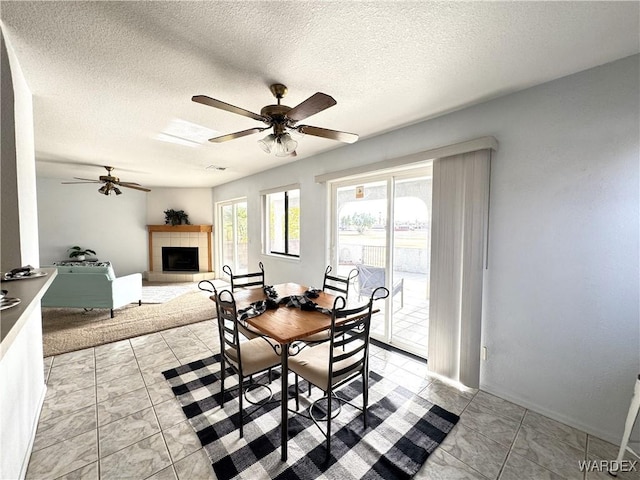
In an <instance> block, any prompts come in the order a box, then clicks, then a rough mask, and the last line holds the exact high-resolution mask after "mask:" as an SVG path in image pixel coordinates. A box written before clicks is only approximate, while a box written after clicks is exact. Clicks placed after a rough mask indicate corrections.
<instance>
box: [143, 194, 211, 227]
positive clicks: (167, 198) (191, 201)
mask: <svg viewBox="0 0 640 480" xmlns="http://www.w3.org/2000/svg"><path fill="white" fill-rule="evenodd" d="M169 209H173V210H184V212H185V213H186V214H187V215H189V222H191V224H193V225H211V224H213V201H212V198H211V189H210V188H153V189H152V190H151V191H150V192H149V193H148V194H147V224H148V225H164V211H165V210H169Z"/></svg>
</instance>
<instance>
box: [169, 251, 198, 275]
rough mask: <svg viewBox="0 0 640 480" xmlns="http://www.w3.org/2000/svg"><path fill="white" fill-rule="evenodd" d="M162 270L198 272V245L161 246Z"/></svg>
mask: <svg viewBox="0 0 640 480" xmlns="http://www.w3.org/2000/svg"><path fill="white" fill-rule="evenodd" d="M162 271H163V272H198V271H200V268H199V259H198V247H162Z"/></svg>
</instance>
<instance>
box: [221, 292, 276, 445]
mask: <svg viewBox="0 0 640 480" xmlns="http://www.w3.org/2000/svg"><path fill="white" fill-rule="evenodd" d="M216 297H217V301H216V309H217V312H218V332H219V334H220V349H221V352H220V354H221V360H220V371H221V382H220V399H221V400H220V406H221V407H222V408H224V394H225V387H224V381H225V378H226V369H227V366H228V367H230V368H231V369H232V370H233V372H234V373H235V374H236V375H238V389H239V391H238V403H239V411H240V437H242V436H243V434H244V430H243V426H244V413H245V412H244V408H243V398H244V397H245V394H246V392H248V391H250V390H251V389H253V388H256V387H258V386H259V387H263V388H266V389H268V390H269V392H271V389H270V388H269V387H268V386H267V385H263V384H258V383H253V380H252V376H253V375H255V374H258V373H262V372H266V371H269V372H270V371H271V368H273V367H275V366H277V365H279V364H280V356H279V355H278V354H276V350H275V349H274V345H275V344H274V343H273V342H272V341H271V340H270V339H269V338H268V337H264V336H261V337H256V338H254V339H251V340H244V341H242V340H241V338H240V331H239V328H238V327H239V325H240V323H239V321H238V312H237V309H236V302H235V299H234V297H233V293H231V292H230V291H229V290H223V291H221V292H220V293H218V294H216ZM246 378H249V384H248V385H245V379H246ZM270 378H271V375H270V374H269V379H270ZM270 398H271V395H269V397H268V398H267V400H269V399H270ZM247 401H248V402H250V403H252V404H254V405H256V408H259V407H260V406H261V405H262V403H253V402H251V401H249V400H248V399H247Z"/></svg>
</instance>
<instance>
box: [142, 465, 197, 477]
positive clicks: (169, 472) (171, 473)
mask: <svg viewBox="0 0 640 480" xmlns="http://www.w3.org/2000/svg"><path fill="white" fill-rule="evenodd" d="M177 478H178V476H177V475H176V472H175V468H174V467H173V466H170V467H167V468H164V469H162V470H160V471H159V472H158V473H156V474H154V475H151V476H150V477H149V478H147V479H146V480H177ZM193 480H198V479H197V478H196V477H194V478H193Z"/></svg>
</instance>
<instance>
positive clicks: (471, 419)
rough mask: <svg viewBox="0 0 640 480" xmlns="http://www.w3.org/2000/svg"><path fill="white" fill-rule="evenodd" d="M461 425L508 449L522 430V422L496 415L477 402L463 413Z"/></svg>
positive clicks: (468, 406) (472, 402)
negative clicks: (519, 429)
mask: <svg viewBox="0 0 640 480" xmlns="http://www.w3.org/2000/svg"><path fill="white" fill-rule="evenodd" d="M460 423H462V424H463V425H465V426H467V427H469V428H471V429H473V430H476V431H478V432H480V433H481V434H483V435H484V436H486V437H489V438H490V439H491V440H494V441H496V442H498V443H500V444H502V445H504V446H506V447H510V446H511V444H512V443H513V440H514V439H515V438H516V433H517V432H518V428H520V422H518V421H516V420H513V419H510V418H507V417H502V416H500V415H496V414H495V413H494V411H493V410H490V409H488V408H486V407H484V406H483V405H482V404H481V403H477V402H475V400H472V401H471V403H469V405H467V408H466V409H465V410H464V412H462V415H461V417H460Z"/></svg>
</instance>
